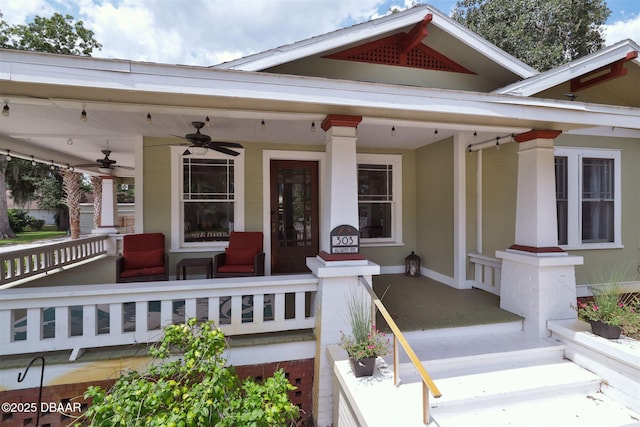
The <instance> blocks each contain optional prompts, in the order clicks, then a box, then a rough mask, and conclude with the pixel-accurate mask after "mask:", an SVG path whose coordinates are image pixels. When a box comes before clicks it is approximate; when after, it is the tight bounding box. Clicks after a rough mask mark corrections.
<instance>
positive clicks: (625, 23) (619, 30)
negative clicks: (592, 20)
mask: <svg viewBox="0 0 640 427" xmlns="http://www.w3.org/2000/svg"><path fill="white" fill-rule="evenodd" d="M624 39H632V40H633V41H635V42H636V43H640V14H637V15H636V16H631V17H630V18H627V19H624V20H621V21H616V22H614V23H613V24H611V25H605V44H606V45H607V46H610V45H612V44H614V43H617V42H619V41H620V40H624Z"/></svg>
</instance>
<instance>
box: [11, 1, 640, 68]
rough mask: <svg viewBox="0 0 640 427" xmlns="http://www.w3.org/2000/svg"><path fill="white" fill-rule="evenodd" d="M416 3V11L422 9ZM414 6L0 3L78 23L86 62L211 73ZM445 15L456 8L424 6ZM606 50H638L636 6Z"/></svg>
mask: <svg viewBox="0 0 640 427" xmlns="http://www.w3.org/2000/svg"><path fill="white" fill-rule="evenodd" d="M424 2H425V1H424V0H422V1H420V3H424ZM413 3H415V0H20V1H16V0H0V12H2V14H3V19H4V20H5V21H6V22H7V23H8V24H9V25H16V24H24V23H27V22H31V21H33V17H34V16H35V15H39V16H46V17H49V16H51V15H52V14H53V13H54V12H59V13H61V14H63V15H64V14H69V15H71V16H73V17H74V18H75V19H76V20H82V21H83V22H84V25H85V27H86V28H88V29H90V30H92V31H93V32H94V33H95V39H96V40H97V41H98V42H100V43H101V44H102V45H103V47H102V49H101V50H100V51H94V52H93V53H92V56H94V57H99V58H117V59H128V60H135V61H148V62H158V63H167V64H183V65H205V66H207V65H214V64H218V63H221V62H224V61H228V60H231V59H236V58H240V57H243V56H246V55H249V54H252V53H257V52H262V51H265V50H268V49H273V48H276V47H278V46H283V45H286V44H290V43H293V42H296V41H299V40H303V39H306V38H309V37H313V36H315V35H320V34H324V33H327V32H330V31H334V30H337V29H340V28H344V27H347V26H350V25H353V24H356V23H360V22H364V21H368V20H370V19H373V18H376V17H380V16H383V15H385V14H387V13H388V12H389V10H390V9H391V8H392V7H397V8H399V9H405V8H406V7H407V6H410V5H412V4H413ZM428 3H429V4H431V5H432V6H434V7H436V8H437V9H439V10H440V11H441V12H443V13H445V14H447V15H449V14H450V13H451V10H452V9H453V7H454V6H455V4H456V0H431V1H429V2H428ZM607 5H608V7H609V9H611V11H612V13H611V16H610V17H609V20H608V21H607V24H606V34H605V37H606V44H607V45H610V44H613V43H615V42H617V41H620V40H622V39H627V38H630V39H633V40H635V41H636V42H638V43H640V0H607Z"/></svg>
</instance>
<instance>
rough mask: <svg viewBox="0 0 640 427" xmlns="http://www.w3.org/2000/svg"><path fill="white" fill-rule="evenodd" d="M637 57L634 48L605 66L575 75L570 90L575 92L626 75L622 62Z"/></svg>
mask: <svg viewBox="0 0 640 427" xmlns="http://www.w3.org/2000/svg"><path fill="white" fill-rule="evenodd" d="M637 57H638V52H636V51H635V50H634V51H632V52H629V53H627V55H626V56H625V57H624V58H622V59H619V60H617V61H616V62H613V63H611V64H609V65H607V66H604V67H601V68H598V69H597V70H593V71H591V72H589V73H587V74H584V75H582V76H580V77H576V78H574V79H571V89H570V90H571V92H577V91H579V90H582V89H586V88H588V87H591V86H595V85H597V84H600V83H604V82H606V81H609V80H612V79H615V78H616V77H622V76H626V75H627V69H626V68H624V63H625V62H627V61H631V60H632V59H636V58H637ZM606 70H608V72H607V73H605V74H602V72H603V71H606Z"/></svg>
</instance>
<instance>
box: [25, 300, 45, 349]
mask: <svg viewBox="0 0 640 427" xmlns="http://www.w3.org/2000/svg"><path fill="white" fill-rule="evenodd" d="M41 339H42V308H39V307H36V308H29V309H27V342H29V343H34V344H35V343H37V342H38V341H40V340H41Z"/></svg>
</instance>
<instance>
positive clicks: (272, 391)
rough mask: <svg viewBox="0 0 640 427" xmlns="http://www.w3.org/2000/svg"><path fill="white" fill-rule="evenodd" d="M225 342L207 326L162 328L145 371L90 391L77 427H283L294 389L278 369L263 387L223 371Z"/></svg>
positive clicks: (292, 416) (292, 415) (290, 414)
mask: <svg viewBox="0 0 640 427" xmlns="http://www.w3.org/2000/svg"><path fill="white" fill-rule="evenodd" d="M225 349H226V339H225V337H224V334H223V333H222V331H221V330H220V329H217V328H215V327H214V326H213V324H212V323H211V322H208V323H203V324H201V325H198V324H197V323H196V321H195V319H191V320H189V321H188V322H187V324H182V325H171V326H168V327H166V328H165V330H164V337H163V339H162V341H160V342H159V343H158V344H156V345H155V346H153V347H151V349H150V350H149V354H150V355H151V356H152V357H153V358H154V359H155V360H154V362H153V363H151V364H150V366H151V367H150V368H148V369H147V371H146V372H143V373H140V372H136V371H133V372H130V373H127V374H125V375H124V376H122V377H120V378H119V379H118V381H117V382H116V383H115V384H114V385H113V387H112V388H111V389H110V390H109V391H105V390H103V389H101V388H100V387H94V386H92V387H89V389H88V390H87V392H86V393H85V398H92V399H93V401H92V403H91V406H89V408H88V409H87V411H86V413H85V414H84V415H83V419H81V420H80V421H81V423H82V424H84V425H91V426H134V425H135V426H143V425H144V426H166V427H179V426H185V427H186V426H216V427H237V426H255V427H263V426H264V427H268V426H269V427H271V426H274V427H275V426H283V427H285V426H287V425H293V423H295V420H296V419H297V418H298V415H299V412H298V411H299V410H298V407H296V406H295V405H293V404H292V403H291V402H290V401H289V397H288V392H289V391H290V390H294V389H295V387H294V386H292V385H291V383H289V381H288V380H287V379H286V378H285V375H284V372H283V371H282V370H279V371H277V372H275V374H274V376H273V377H271V378H267V379H266V380H265V381H264V382H263V383H257V382H255V381H254V380H253V379H246V380H244V381H242V382H241V381H240V380H239V379H238V377H237V375H236V374H235V371H234V370H233V368H230V367H226V366H225V364H226V360H225V359H224V357H222V353H223V352H224V351H225Z"/></svg>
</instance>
